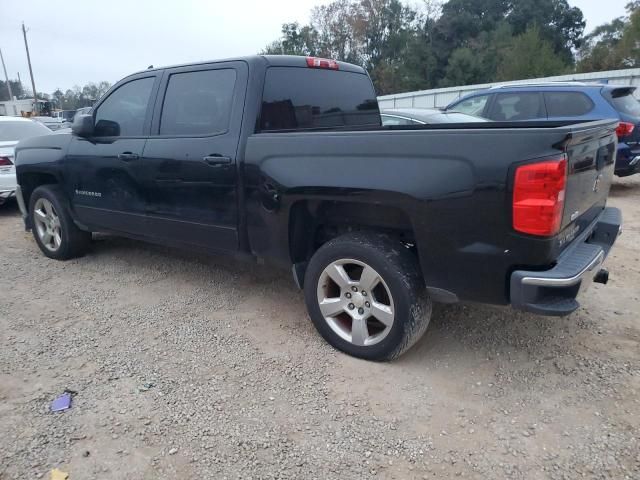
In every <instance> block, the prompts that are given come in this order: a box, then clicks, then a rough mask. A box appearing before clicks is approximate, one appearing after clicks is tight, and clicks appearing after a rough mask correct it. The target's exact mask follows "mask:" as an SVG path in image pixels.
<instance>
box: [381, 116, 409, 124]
mask: <svg viewBox="0 0 640 480" xmlns="http://www.w3.org/2000/svg"><path fill="white" fill-rule="evenodd" d="M380 118H381V119H382V125H384V126H388V125H417V123H416V122H414V121H413V120H409V119H408V118H402V117H396V116H394V115H380Z"/></svg>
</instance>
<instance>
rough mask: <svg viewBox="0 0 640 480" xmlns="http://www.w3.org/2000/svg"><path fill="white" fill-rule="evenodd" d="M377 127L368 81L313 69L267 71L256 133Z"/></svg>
mask: <svg viewBox="0 0 640 480" xmlns="http://www.w3.org/2000/svg"><path fill="white" fill-rule="evenodd" d="M363 125H375V126H379V125H380V112H379V110H378V102H377V100H376V95H375V92H374V91H373V86H372V85H371V81H370V80H369V77H367V76H366V75H363V74H360V73H353V72H342V71H335V70H324V69H317V68H295V67H271V68H269V69H268V70H267V75H266V78H265V84H264V92H263V95H262V113H261V115H260V130H262V131H278V130H304V129H311V128H341V127H352V126H363Z"/></svg>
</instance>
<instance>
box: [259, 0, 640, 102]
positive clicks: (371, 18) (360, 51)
mask: <svg viewBox="0 0 640 480" xmlns="http://www.w3.org/2000/svg"><path fill="white" fill-rule="evenodd" d="M638 1H640V0H638ZM584 25H585V23H584V19H583V16H582V12H581V11H580V9H578V8H575V7H571V6H570V5H569V4H568V3H567V0H448V1H446V2H443V1H442V0H425V1H424V4H423V6H422V7H421V8H414V7H410V6H408V5H407V3H406V2H402V1H401V0H334V1H333V2H332V3H329V4H326V5H322V6H319V7H316V8H314V9H313V11H312V13H311V17H310V20H309V23H308V24H306V25H303V26H301V25H300V24H298V23H288V24H284V25H283V26H282V35H281V37H280V38H279V39H278V40H276V41H275V42H272V43H271V44H269V45H268V46H267V47H266V48H265V50H264V53H281V54H293V55H313V56H322V57H328V58H335V59H338V60H343V61H347V62H351V63H356V64H358V65H361V66H363V67H364V68H366V69H367V71H368V72H369V74H370V75H371V78H372V80H373V82H374V85H375V87H376V91H377V92H378V94H385V93H392V92H394V93H395V92H402V91H407V90H415V89H424V88H432V87H435V86H440V85H459V84H467V83H483V82H490V81H494V80H496V78H497V77H498V75H499V74H500V76H501V77H509V78H512V77H513V76H517V75H518V71H522V72H527V73H526V75H527V76H529V73H530V72H536V71H543V72H545V74H546V73H547V72H549V71H553V73H559V72H561V71H564V70H566V69H568V68H570V67H572V66H573V65H574V62H575V59H574V50H575V49H576V48H578V47H579V46H580V45H581V42H582V40H583V31H584ZM534 27H535V28H534ZM532 31H533V32H535V33H531V32H532ZM632 44H633V42H632V41H630V42H629V45H632ZM531 46H534V47H537V46H541V47H543V48H544V56H543V57H542V58H537V57H538V52H533V54H532V50H531ZM628 50H629V54H628V55H627V58H629V59H630V60H629V61H634V60H632V59H633V58H635V57H634V55H635V53H634V52H633V51H632V48H631V47H629V49H628ZM525 51H526V52H527V55H532V61H531V62H529V63H530V65H528V66H527V65H525V63H526V62H524V61H523V59H522V58H520V57H519V56H518V55H521V54H519V53H518V52H525ZM512 61H515V63H513V66H510V65H508V64H509V63H510V62H512ZM525 67H526V68H525Z"/></svg>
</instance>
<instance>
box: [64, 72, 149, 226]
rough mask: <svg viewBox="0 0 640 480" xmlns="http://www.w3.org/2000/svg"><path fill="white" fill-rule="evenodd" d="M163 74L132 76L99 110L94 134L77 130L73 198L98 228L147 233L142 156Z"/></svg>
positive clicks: (71, 167) (69, 168)
mask: <svg viewBox="0 0 640 480" xmlns="http://www.w3.org/2000/svg"><path fill="white" fill-rule="evenodd" d="M157 84H159V74H157V73H155V72H150V73H148V74H141V75H140V76H137V77H132V78H130V79H127V80H126V81H125V82H124V83H122V84H121V85H119V86H117V88H116V89H115V90H113V91H112V92H111V93H110V94H109V96H108V97H106V98H105V99H104V100H103V101H102V102H100V104H99V105H98V106H97V108H96V109H95V111H94V114H93V115H94V123H95V128H94V134H93V135H92V136H91V137H90V138H81V137H77V136H75V135H74V137H73V139H72V140H71V144H70V145H69V152H68V155H67V160H66V164H65V169H66V174H67V176H68V178H69V182H67V184H68V185H69V190H70V191H69V192H68V196H69V197H68V198H70V199H72V206H73V208H74V209H75V211H76V214H77V216H78V219H79V220H80V221H81V222H83V223H85V224H87V225H88V226H91V227H94V228H104V229H106V230H113V231H117V232H125V233H133V234H144V233H145V221H144V215H145V206H146V200H145V197H144V190H143V189H142V188H141V187H142V185H141V183H140V180H141V178H140V158H141V157H142V152H143V150H144V144H145V142H146V139H147V136H148V133H149V128H150V124H151V112H152V110H153V108H152V103H153V102H152V98H153V94H154V87H155V88H157Z"/></svg>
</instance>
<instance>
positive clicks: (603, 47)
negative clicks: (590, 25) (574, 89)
mask: <svg viewBox="0 0 640 480" xmlns="http://www.w3.org/2000/svg"><path fill="white" fill-rule="evenodd" d="M626 9H627V16H625V17H620V18H616V19H614V20H613V21H611V22H609V23H605V24H603V25H600V26H599V27H598V28H596V29H595V30H594V31H593V32H592V33H591V34H589V35H588V36H587V37H585V39H584V44H583V46H582V48H581V49H580V51H579V52H578V57H579V62H578V66H577V70H578V71H581V72H592V71H602V70H613V69H618V68H628V67H640V1H634V2H631V3H628V4H627V6H626Z"/></svg>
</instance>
